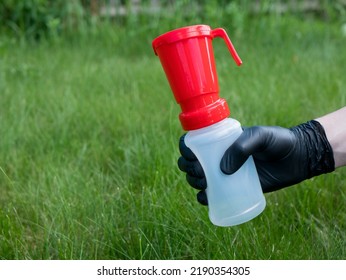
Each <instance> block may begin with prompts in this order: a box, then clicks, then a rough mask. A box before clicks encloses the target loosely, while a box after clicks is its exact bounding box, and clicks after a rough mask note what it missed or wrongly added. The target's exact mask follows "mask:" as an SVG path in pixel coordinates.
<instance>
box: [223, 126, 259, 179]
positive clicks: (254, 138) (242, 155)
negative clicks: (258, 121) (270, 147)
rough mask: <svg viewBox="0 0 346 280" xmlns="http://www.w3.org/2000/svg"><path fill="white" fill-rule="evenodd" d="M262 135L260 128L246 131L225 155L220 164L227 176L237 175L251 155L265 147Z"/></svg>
mask: <svg viewBox="0 0 346 280" xmlns="http://www.w3.org/2000/svg"><path fill="white" fill-rule="evenodd" d="M262 134H263V133H262V131H261V128H260V127H250V128H246V129H244V131H243V133H242V134H241V135H240V136H239V137H238V139H237V140H236V141H235V142H234V143H233V144H232V145H231V146H230V147H229V148H228V149H227V150H226V152H225V154H224V155H223V157H222V159H221V162H220V168H221V171H222V172H223V173H225V174H227V175H231V174H233V173H235V172H236V171H237V170H238V169H239V168H240V167H241V166H242V165H243V164H244V163H245V161H246V160H247V159H248V158H249V156H250V155H252V154H253V153H255V152H257V151H259V150H260V149H261V146H262V145H263V138H262V136H263V135H262Z"/></svg>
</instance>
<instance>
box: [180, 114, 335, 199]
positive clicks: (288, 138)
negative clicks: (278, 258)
mask: <svg viewBox="0 0 346 280" xmlns="http://www.w3.org/2000/svg"><path fill="white" fill-rule="evenodd" d="M179 148H180V153H181V155H182V157H180V158H179V160H178V166H179V168H180V170H182V171H184V172H186V173H187V175H186V179H187V181H188V183H189V184H190V185H191V186H192V187H194V188H196V189H198V190H200V192H199V193H198V194H197V200H198V201H199V202H200V203H201V204H203V205H207V204H208V201H207V196H206V193H205V189H206V188H207V182H206V178H205V175H204V172H203V168H202V167H201V165H200V163H199V161H198V160H197V158H196V156H195V155H194V154H193V152H192V151H191V150H190V149H189V148H188V147H187V146H186V145H185V143H184V135H183V136H182V137H181V139H180V144H179ZM250 155H252V156H253V158H254V161H255V165H256V168H257V172H258V175H259V179H260V182H261V186H262V190H263V192H271V191H275V190H279V189H281V188H284V187H288V186H291V185H294V184H297V183H299V182H301V181H303V180H305V179H308V178H311V177H314V176H317V175H320V174H323V173H329V172H332V171H333V170H334V169H335V164H334V157H333V151H332V148H331V146H330V144H329V142H328V140H327V137H326V135H325V132H324V129H323V127H322V126H321V124H320V123H319V122H317V121H314V120H313V121H309V122H307V123H304V124H301V125H298V126H296V127H293V128H290V129H286V128H282V127H274V126H254V127H249V128H246V129H244V131H243V133H242V134H241V135H240V137H239V138H238V139H237V140H236V141H235V142H234V143H233V144H232V145H231V146H230V147H229V148H228V149H227V151H226V152H225V154H224V156H223V158H222V160H221V163H220V168H221V170H222V172H224V173H225V174H229V175H230V174H233V173H235V172H236V171H237V170H238V169H239V168H240V167H241V166H242V165H243V163H244V162H245V161H246V160H247V159H248V157H249V156H250Z"/></svg>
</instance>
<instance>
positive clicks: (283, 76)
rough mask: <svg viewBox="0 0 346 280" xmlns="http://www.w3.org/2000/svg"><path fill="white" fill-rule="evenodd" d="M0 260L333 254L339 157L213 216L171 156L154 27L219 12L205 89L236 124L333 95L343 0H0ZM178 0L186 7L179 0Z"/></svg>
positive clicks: (169, 103)
mask: <svg viewBox="0 0 346 280" xmlns="http://www.w3.org/2000/svg"><path fill="white" fill-rule="evenodd" d="M0 11H1V13H0V14H1V16H0V17H1V18H0V19H1V23H2V24H1V28H0V30H1V33H0V94H1V96H0V259H345V257H346V247H345V246H346V242H345V240H346V238H345V237H346V205H345V200H346V191H345V184H346V182H345V178H346V177H345V175H346V173H345V170H343V169H340V170H337V171H336V172H334V173H333V174H328V175H323V176H320V177H316V178H313V179H311V180H308V181H306V182H303V183H301V184H299V185H297V186H295V187H291V188H287V189H285V190H281V191H278V192H275V193H271V194H267V195H266V198H267V208H266V210H265V211H264V212H263V214H261V215H260V216H259V217H258V218H256V219H254V220H253V221H251V222H248V223H246V224H244V225H240V226H236V227H231V228H217V227H215V226H213V225H212V224H211V223H210V222H209V220H208V217H207V208H205V207H202V206H201V205H199V204H198V203H197V201H196V199H195V191H194V190H192V189H191V188H190V187H188V185H187V183H186V181H185V178H184V175H183V174H182V173H181V172H180V171H179V170H178V168H177V165H176V161H177V159H178V157H179V152H178V139H179V137H180V135H182V134H183V133H184V132H183V131H182V129H181V127H180V123H179V121H178V114H179V111H180V109H179V106H178V105H177V104H175V101H174V99H173V96H172V94H171V91H170V88H169V86H168V83H167V80H166V78H165V76H164V73H163V71H162V68H161V65H160V62H159V60H158V58H157V57H155V55H154V53H153V50H152V48H151V41H152V39H154V38H155V37H156V36H158V35H160V34H161V33H163V32H166V31H168V30H170V29H173V28H178V27H181V26H185V25H190V24H199V23H204V24H208V25H210V26H211V27H212V28H215V27H224V28H225V29H226V30H227V32H228V34H229V36H230V37H231V39H232V41H233V43H234V45H235V47H236V49H237V51H238V53H239V55H240V56H241V58H242V59H243V61H244V64H243V66H242V67H239V68H237V67H236V66H235V64H234V62H233V61H232V58H231V56H230V55H229V53H228V51H227V48H226V46H225V45H224V43H223V42H222V40H215V41H214V43H213V44H214V51H215V57H216V62H217V70H218V75H219V83H220V88H221V93H220V94H221V95H222V96H223V97H224V98H226V99H227V101H228V103H229V105H230V108H231V111H232V116H233V117H234V118H236V119H238V120H239V121H240V122H241V123H242V124H243V125H246V126H250V125H280V126H284V127H289V126H294V125H296V124H299V123H301V122H304V121H307V120H310V119H312V118H316V117H319V116H321V115H323V114H326V113H328V112H330V111H333V110H335V109H337V108H340V107H342V106H345V104H346V92H345V83H346V81H345V78H344V73H345V72H346V71H345V70H346V63H345V62H346V52H345V43H346V31H345V23H346V16H345V15H346V14H345V3H344V1H333V3H330V2H328V1H77V0H75V1H62V0H59V1H49V0H27V1H15V0H5V1H3V2H2V3H1V4H0ZM187 11H188V12H187Z"/></svg>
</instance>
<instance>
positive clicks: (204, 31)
mask: <svg viewBox="0 0 346 280" xmlns="http://www.w3.org/2000/svg"><path fill="white" fill-rule="evenodd" d="M210 34H211V28H210V26H209V25H205V24H198V25H191V26H186V27H182V28H177V29H174V30H171V31H168V32H166V33H164V34H162V35H160V36H158V37H157V38H155V39H154V40H153V42H152V46H153V49H154V51H155V53H156V49H157V48H158V47H160V46H161V45H164V44H171V43H174V42H177V41H180V40H184V39H188V38H193V37H199V36H210Z"/></svg>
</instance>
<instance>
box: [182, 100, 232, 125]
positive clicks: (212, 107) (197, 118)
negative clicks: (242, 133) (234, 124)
mask: <svg viewBox="0 0 346 280" xmlns="http://www.w3.org/2000/svg"><path fill="white" fill-rule="evenodd" d="M229 115H230V110H229V107H228V105H227V102H226V100H225V99H222V98H220V99H218V100H216V101H215V102H214V103H211V104H209V105H208V106H205V107H200V108H199V109H197V110H194V111H188V112H184V111H183V112H182V113H180V115H179V119H180V123H181V126H182V127H183V129H184V130H186V131H190V130H195V129H199V128H203V127H207V126H209V125H212V124H214V123H217V122H219V121H222V120H223V119H225V118H228V117H229Z"/></svg>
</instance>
